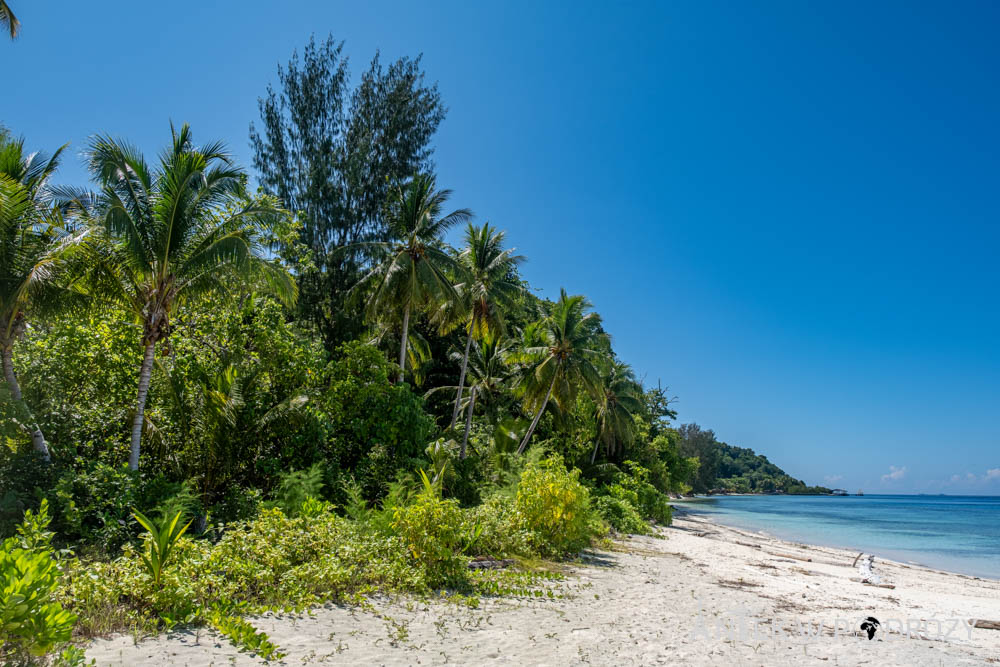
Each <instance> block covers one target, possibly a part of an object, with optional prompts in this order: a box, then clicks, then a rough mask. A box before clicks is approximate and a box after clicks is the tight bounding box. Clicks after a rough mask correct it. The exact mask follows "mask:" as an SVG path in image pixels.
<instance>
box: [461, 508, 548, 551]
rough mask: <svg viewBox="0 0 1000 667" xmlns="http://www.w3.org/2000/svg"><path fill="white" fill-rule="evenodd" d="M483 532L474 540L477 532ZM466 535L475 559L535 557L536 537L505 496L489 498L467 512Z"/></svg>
mask: <svg viewBox="0 0 1000 667" xmlns="http://www.w3.org/2000/svg"><path fill="white" fill-rule="evenodd" d="M477 530H478V531H479V533H478V535H476V536H475V539H474V540H473V539H472V537H473V535H474V531H477ZM464 532H465V534H466V535H467V539H468V541H469V543H470V547H469V549H468V550H467V553H468V554H469V555H471V556H489V557H491V558H508V557H510V556H532V555H535V545H534V543H533V535H532V533H531V531H530V530H528V528H527V527H526V525H525V522H524V521H523V520H522V518H521V515H520V514H519V513H518V511H517V508H516V507H515V505H514V502H513V499H512V498H509V497H507V496H504V495H494V496H491V497H490V498H487V499H486V501H485V502H484V503H483V504H482V505H478V506H476V507H473V508H471V509H468V510H466V514H465V528H464Z"/></svg>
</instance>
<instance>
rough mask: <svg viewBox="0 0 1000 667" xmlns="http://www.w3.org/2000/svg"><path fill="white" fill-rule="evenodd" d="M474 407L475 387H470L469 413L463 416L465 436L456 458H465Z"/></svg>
mask: <svg viewBox="0 0 1000 667" xmlns="http://www.w3.org/2000/svg"><path fill="white" fill-rule="evenodd" d="M475 409H476V388H475V387H473V388H472V393H471V394H469V414H468V416H466V418H465V436H464V437H463V438H462V451H461V452H459V454H458V458H459V459H464V458H465V448H466V446H468V444H469V431H471V430H472V411H473V410H475Z"/></svg>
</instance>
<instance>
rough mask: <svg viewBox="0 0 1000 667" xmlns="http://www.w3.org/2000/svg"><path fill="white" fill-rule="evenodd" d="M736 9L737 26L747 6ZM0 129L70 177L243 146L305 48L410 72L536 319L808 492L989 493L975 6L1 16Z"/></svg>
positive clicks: (982, 83) (985, 23) (998, 57)
mask: <svg viewBox="0 0 1000 667" xmlns="http://www.w3.org/2000/svg"><path fill="white" fill-rule="evenodd" d="M754 4H755V5H758V6H752V5H754ZM11 5H12V7H13V9H14V11H15V12H16V13H17V14H18V17H19V18H20V19H21V21H22V23H23V33H22V36H21V38H20V39H18V40H17V41H16V42H14V43H9V42H7V41H6V40H0V61H2V62H3V64H4V76H5V85H4V93H3V97H2V101H0V122H3V123H4V124H6V125H7V126H9V127H10V128H11V129H12V130H14V131H15V132H16V133H19V134H24V135H25V136H26V137H27V139H28V141H29V143H30V145H31V146H33V147H38V148H45V149H52V148H54V147H56V146H58V145H60V144H62V143H64V142H67V141H69V142H71V151H72V153H73V157H72V158H71V159H70V160H68V161H67V163H66V165H65V167H64V168H63V170H62V173H61V177H60V179H61V180H63V181H67V182H81V181H82V180H83V178H84V176H83V170H82V168H81V167H80V165H79V161H78V160H77V158H76V155H77V154H78V153H79V151H80V149H81V148H82V147H83V145H84V143H85V141H86V139H87V137H88V136H89V135H91V134H93V133H95V132H110V133H112V134H116V135H121V136H125V137H128V138H130V139H131V140H132V141H134V142H136V143H138V144H139V145H140V146H142V147H143V148H144V149H146V150H147V151H148V152H149V153H151V154H152V153H153V152H155V151H156V150H158V149H159V148H160V146H161V145H162V144H163V143H164V141H165V140H166V137H167V132H168V126H167V123H168V121H169V120H170V119H173V120H174V121H175V122H184V121H187V122H189V123H191V124H192V127H193V129H194V131H195V133H196V139H197V138H198V137H200V138H202V139H205V140H208V139H215V138H222V139H225V140H226V141H228V142H229V144H230V146H231V148H232V149H233V151H234V152H235V153H236V154H237V156H238V157H239V158H240V160H241V161H242V162H243V163H244V164H245V165H247V166H249V163H250V159H249V156H250V151H249V147H248V140H247V129H248V126H249V123H250V121H251V120H254V119H256V117H257V103H256V100H257V98H258V96H260V95H262V94H263V92H264V90H265V87H266V85H267V84H268V83H269V82H273V81H274V80H275V78H276V77H275V72H276V67H277V65H278V63H284V62H286V61H287V60H288V58H289V56H290V55H291V52H292V50H293V49H295V48H301V46H302V45H303V44H304V43H305V42H306V41H307V40H308V38H309V35H310V33H313V32H315V33H316V34H317V36H320V37H322V36H325V35H326V34H327V33H329V32H332V33H333V34H334V35H335V36H336V37H337V38H338V39H344V40H346V42H347V44H346V48H345V51H346V53H348V54H350V56H351V58H352V64H353V66H354V69H355V71H357V70H360V69H361V68H362V67H363V66H364V65H366V64H367V62H368V60H369V59H370V58H371V56H372V55H373V53H374V51H375V49H376V48H379V49H381V50H382V52H383V54H384V56H385V57H386V58H395V57H398V56H400V55H415V54H418V53H423V54H424V64H425V67H426V69H427V71H428V74H429V76H430V78H431V79H434V80H437V81H438V82H439V85H440V89H441V92H442V95H443V98H444V100H445V102H446V104H447V105H448V107H449V114H448V118H447V120H446V121H445V123H444V124H443V126H442V127H441V130H440V132H439V136H438V138H437V152H436V161H437V164H438V173H439V182H440V183H441V184H442V185H444V186H447V187H450V188H452V189H453V190H454V191H455V195H454V200H453V201H454V203H455V204H456V205H459V206H469V207H471V208H472V209H474V210H475V211H476V212H477V213H478V214H479V217H480V219H481V220H486V219H488V220H490V221H492V222H494V223H496V224H497V225H499V226H500V227H503V228H505V229H507V230H508V232H509V237H510V239H511V240H512V242H513V243H514V244H515V245H516V246H517V247H518V248H519V250H520V251H521V252H522V253H523V254H525V255H526V256H527V257H528V260H529V261H528V263H527V264H526V265H525V267H524V273H525V275H526V277H527V278H528V279H529V280H530V282H531V283H532V285H534V286H536V287H538V288H540V290H541V292H542V293H543V294H545V295H548V296H552V295H556V294H558V290H559V288H560V287H561V286H565V287H566V288H567V289H568V290H569V291H570V292H575V293H585V294H587V295H588V296H589V297H590V298H591V300H592V301H593V302H594V304H595V306H596V307H597V309H598V310H599V311H600V312H601V314H602V315H603V316H604V318H605V321H606V326H607V328H608V330H609V331H610V332H611V333H612V334H613V336H614V341H615V346H616V349H617V350H618V352H619V354H620V355H621V356H622V357H623V358H625V359H626V360H627V361H629V362H630V363H632V364H633V365H634V366H635V367H636V369H637V370H638V371H639V372H640V374H642V375H644V376H645V378H646V380H647V382H650V383H653V384H655V383H656V381H657V380H658V379H659V380H662V382H663V383H664V384H665V385H668V386H669V387H670V388H671V391H672V392H673V393H674V394H675V395H676V396H678V399H679V400H678V403H677V407H678V409H679V410H680V414H681V419H682V421H697V422H698V423H700V424H702V425H703V426H705V427H710V428H713V429H714V430H715V431H716V433H717V435H718V436H719V438H720V439H722V440H725V441H726V442H729V443H730V444H734V445H740V446H745V447H752V448H753V449H755V450H757V451H759V452H762V453H764V454H766V455H767V456H768V457H769V458H770V459H771V460H772V461H774V462H775V463H777V464H779V465H780V466H782V467H783V468H785V469H786V470H787V471H789V472H790V473H791V474H793V475H796V476H798V477H802V478H804V479H805V480H806V481H808V482H810V483H826V484H829V485H834V486H843V487H845V488H849V489H851V490H852V491H853V490H855V489H857V488H863V489H865V491H866V492H869V493H873V492H929V493H939V492H943V493H992V494H1000V424H998V421H997V415H998V413H1000V410H998V407H1000V386H998V379H1000V350H998V346H997V341H998V340H1000V330H998V329H1000V310H998V308H997V294H998V287H1000V268H998V262H997V259H996V254H997V249H998V248H1000V243H998V242H1000V231H998V225H997V220H998V213H1000V198H998V197H997V192H998V184H997V176H998V174H1000V164H998V162H1000V124H998V123H997V118H1000V87H998V86H997V85H996V75H995V72H996V71H997V67H998V65H1000V43H998V42H997V40H996V39H995V28H996V26H997V25H998V24H1000V22H998V19H1000V16H998V13H1000V10H998V9H997V7H996V5H991V4H990V3H974V2H960V3H920V2H881V3H860V2H856V3H854V2H840V3H802V2H776V1H775V2H768V3H742V2H733V3H713V2H684V3H666V2H663V3H621V4H617V3H589V2H573V3H569V2H567V3H555V2H545V3H514V2H508V3H490V6H485V3H461V2H454V3H442V2H427V3H414V2H408V3H398V4H397V3H382V2H351V3H344V2H315V3H308V2H291V1H289V2H285V3H282V4H281V5H280V7H276V6H275V5H274V3H264V2H250V1H248V2H240V3H236V2H218V3H205V2H184V1H181V0H178V1H177V2H172V3H131V4H129V5H127V6H120V7H118V8H116V9H113V8H107V9H101V8H99V7H95V6H94V5H93V4H92V3H90V4H88V3H79V2H28V1H24V0H22V1H20V2H13V0H12V2H11Z"/></svg>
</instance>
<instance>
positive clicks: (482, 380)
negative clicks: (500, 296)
mask: <svg viewBox="0 0 1000 667" xmlns="http://www.w3.org/2000/svg"><path fill="white" fill-rule="evenodd" d="M511 352H512V345H511V343H510V342H509V341H508V339H504V338H501V337H500V336H487V337H486V338H484V339H483V340H481V341H479V340H475V341H473V343H472V346H471V349H469V350H466V352H465V356H463V355H462V354H461V353H459V352H458V351H455V352H453V353H452V354H451V358H452V359H453V360H454V361H458V360H459V359H463V358H464V359H466V360H467V362H468V374H467V378H468V379H469V387H470V394H469V396H468V398H467V399H464V400H463V401H462V403H463V406H464V408H465V410H466V419H465V435H464V436H463V438H462V448H461V451H460V453H459V458H461V459H464V458H465V456H466V449H467V447H468V443H469V429H470V428H471V426H472V415H473V413H474V411H475V409H476V404H477V402H478V403H481V404H482V405H485V406H486V410H487V415H488V416H489V419H490V421H491V422H493V423H496V421H497V407H498V402H499V399H500V398H501V397H502V396H503V393H504V391H505V390H506V388H507V385H508V382H509V380H510V378H511V376H512V374H513V370H512V368H511V367H510V365H509V364H508V363H507V359H508V357H509V356H510V354H511ZM449 389H458V387H454V386H453V387H449V386H441V387H435V388H434V389H431V390H430V391H429V392H427V393H426V394H425V396H430V395H431V394H433V393H434V392H437V391H446V390H449Z"/></svg>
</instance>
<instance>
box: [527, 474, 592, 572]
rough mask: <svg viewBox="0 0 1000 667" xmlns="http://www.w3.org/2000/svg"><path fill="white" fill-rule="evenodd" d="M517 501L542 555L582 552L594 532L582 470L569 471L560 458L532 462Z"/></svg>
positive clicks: (588, 496) (536, 546)
mask: <svg viewBox="0 0 1000 667" xmlns="http://www.w3.org/2000/svg"><path fill="white" fill-rule="evenodd" d="M515 503H516V508H517V512H518V514H519V515H520V517H521V520H522V521H523V522H524V525H525V527H526V528H527V529H528V530H529V531H531V533H532V540H533V543H534V545H535V548H536V549H537V551H538V552H539V553H541V554H543V555H562V554H565V553H567V552H576V551H579V550H580V549H583V548H584V547H586V546H587V545H588V544H589V543H590V539H591V537H593V535H594V533H595V527H594V522H593V519H594V518H595V517H594V515H593V514H592V512H591V508H590V494H589V492H588V491H587V489H586V488H585V487H584V486H583V485H582V484H581V483H580V471H579V470H576V469H574V470H573V471H572V472H570V471H567V470H566V466H565V465H563V462H562V458H561V457H558V456H553V457H552V458H549V459H546V460H544V461H541V462H537V463H534V462H533V463H529V464H528V466H527V467H526V468H525V470H524V472H523V473H522V474H521V481H520V483H519V484H518V486H517V499H516V501H515Z"/></svg>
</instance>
